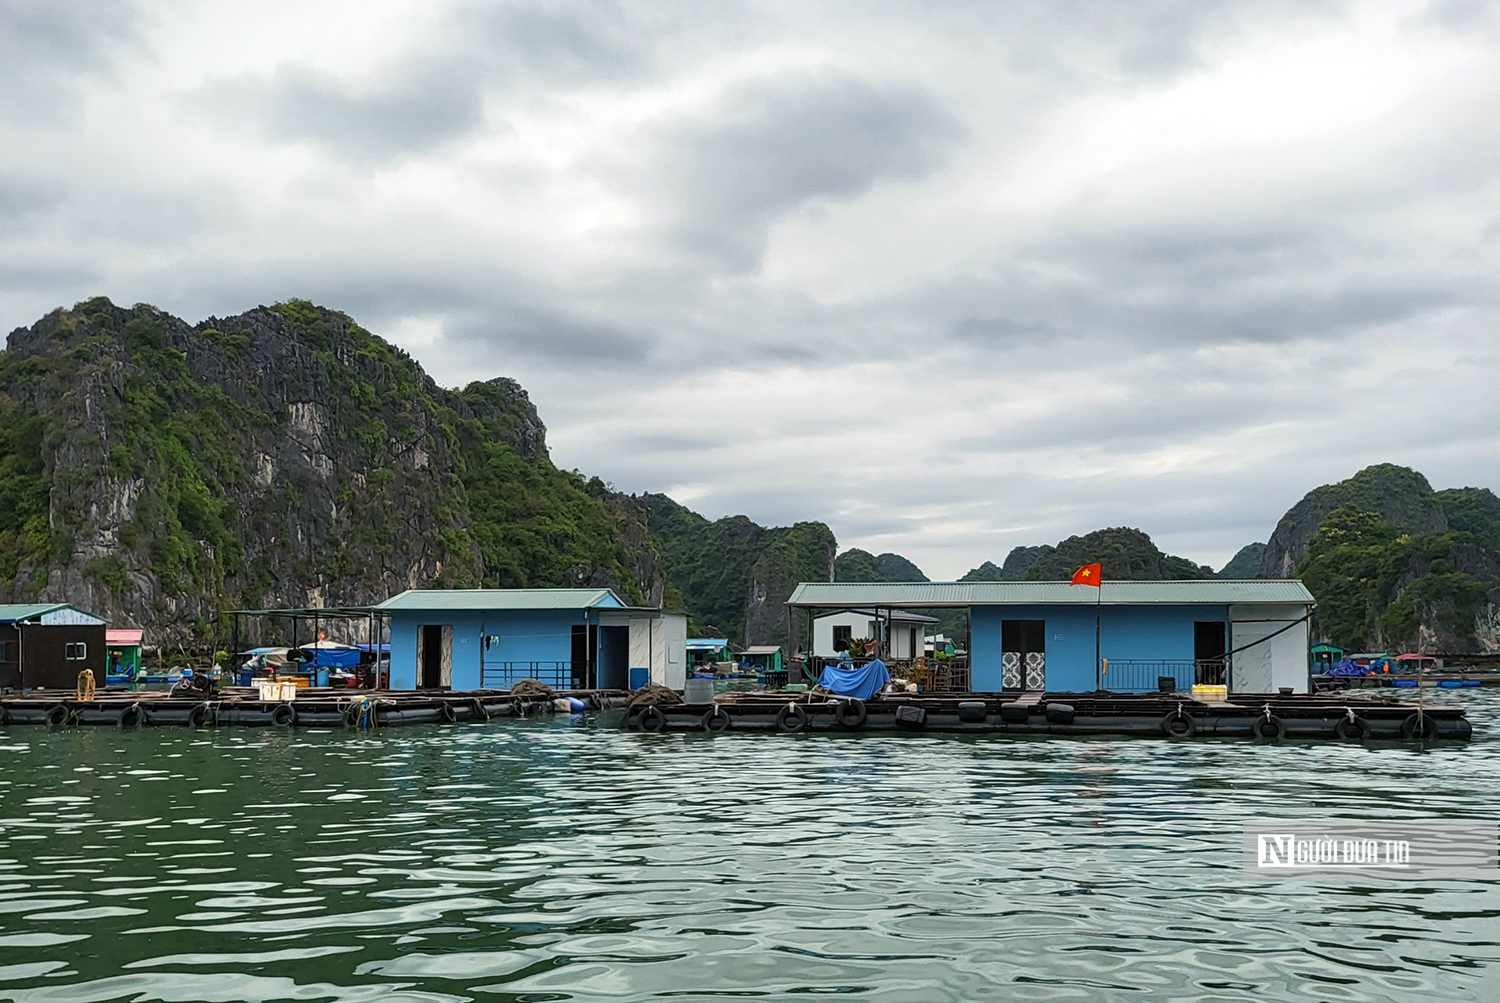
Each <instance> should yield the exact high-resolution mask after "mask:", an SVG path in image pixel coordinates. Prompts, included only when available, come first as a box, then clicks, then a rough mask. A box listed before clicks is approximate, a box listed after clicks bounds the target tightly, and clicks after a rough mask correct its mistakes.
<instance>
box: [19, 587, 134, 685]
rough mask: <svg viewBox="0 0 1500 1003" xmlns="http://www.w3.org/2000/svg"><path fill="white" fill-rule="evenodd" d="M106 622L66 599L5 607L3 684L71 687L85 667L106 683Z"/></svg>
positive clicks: (99, 681)
mask: <svg viewBox="0 0 1500 1003" xmlns="http://www.w3.org/2000/svg"><path fill="white" fill-rule="evenodd" d="M107 622H108V621H106V620H105V619H104V618H102V617H98V616H95V615H94V614H92V613H85V612H84V611H83V610H80V609H77V608H75V607H73V606H70V605H68V604H67V603H23V604H13V605H0V687H8V688H10V689H35V688H38V687H47V688H49V689H67V690H71V689H73V688H74V687H76V686H77V685H78V673H79V672H81V671H83V670H84V669H90V670H92V671H93V673H94V681H95V683H96V684H97V685H98V686H100V687H102V686H104V685H105V668H106V666H107V665H108V661H107V659H106V654H105V649H106V647H107V642H106V641H105V629H106V624H107Z"/></svg>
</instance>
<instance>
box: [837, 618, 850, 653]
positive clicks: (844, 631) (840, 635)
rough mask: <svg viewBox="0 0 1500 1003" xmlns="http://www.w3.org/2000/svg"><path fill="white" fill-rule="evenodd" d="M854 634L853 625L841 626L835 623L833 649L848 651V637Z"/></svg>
mask: <svg viewBox="0 0 1500 1003" xmlns="http://www.w3.org/2000/svg"><path fill="white" fill-rule="evenodd" d="M853 636H854V628H853V627H841V626H839V625H838V624H835V625H834V627H833V650H834V651H848V650H849V639H850V638H852V637H853Z"/></svg>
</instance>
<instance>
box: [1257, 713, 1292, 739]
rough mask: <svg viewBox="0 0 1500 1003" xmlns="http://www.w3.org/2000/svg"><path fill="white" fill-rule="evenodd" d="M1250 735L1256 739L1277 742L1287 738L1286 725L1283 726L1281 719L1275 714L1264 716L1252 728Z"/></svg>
mask: <svg viewBox="0 0 1500 1003" xmlns="http://www.w3.org/2000/svg"><path fill="white" fill-rule="evenodd" d="M1250 734H1252V735H1254V736H1255V737H1256V738H1263V739H1266V740H1268V741H1276V740H1277V739H1281V738H1285V737H1286V725H1285V724H1282V722H1281V718H1279V717H1277V716H1276V715H1274V714H1262V715H1261V716H1260V717H1258V718H1256V719H1255V723H1254V724H1252V725H1251V726H1250Z"/></svg>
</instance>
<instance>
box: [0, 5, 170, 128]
mask: <svg viewBox="0 0 1500 1003" xmlns="http://www.w3.org/2000/svg"><path fill="white" fill-rule="evenodd" d="M140 27H141V25H140V17H139V15H138V13H137V11H136V7H135V4H134V3H132V2H130V0H92V2H90V3H87V4H69V3H47V2H44V0H0V67H4V74H5V81H4V84H3V85H0V119H9V120H11V121H14V122H21V123H29V124H41V123H45V122H49V121H56V120H57V119H59V118H60V117H62V116H64V115H66V114H68V113H70V112H71V111H72V110H73V109H74V107H75V104H76V101H77V99H78V96H79V94H80V92H81V88H82V86H83V84H84V82H85V80H86V79H87V78H88V77H93V76H101V75H102V76H108V75H109V74H111V73H112V72H113V69H114V66H115V64H116V60H117V58H118V56H119V55H120V53H121V52H122V50H130V49H133V48H135V47H136V46H137V44H138V42H139V34H138V32H139V30H140Z"/></svg>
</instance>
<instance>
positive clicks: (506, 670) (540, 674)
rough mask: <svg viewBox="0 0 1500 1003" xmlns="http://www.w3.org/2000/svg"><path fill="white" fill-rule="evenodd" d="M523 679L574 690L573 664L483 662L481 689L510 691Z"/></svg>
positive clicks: (560, 688) (558, 688) (559, 688)
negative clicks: (513, 685) (512, 686)
mask: <svg viewBox="0 0 1500 1003" xmlns="http://www.w3.org/2000/svg"><path fill="white" fill-rule="evenodd" d="M522 679H535V680H537V681H538V682H543V683H546V684H547V685H548V686H551V687H552V688H553V689H555V690H570V689H573V663H572V662H488V661H486V662H481V663H480V665H479V688H480V689H485V690H508V689H510V687H511V685H512V684H514V683H516V682H517V681H519V680H522Z"/></svg>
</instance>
